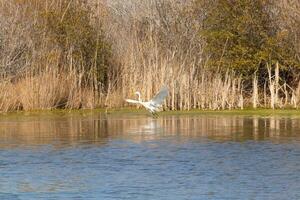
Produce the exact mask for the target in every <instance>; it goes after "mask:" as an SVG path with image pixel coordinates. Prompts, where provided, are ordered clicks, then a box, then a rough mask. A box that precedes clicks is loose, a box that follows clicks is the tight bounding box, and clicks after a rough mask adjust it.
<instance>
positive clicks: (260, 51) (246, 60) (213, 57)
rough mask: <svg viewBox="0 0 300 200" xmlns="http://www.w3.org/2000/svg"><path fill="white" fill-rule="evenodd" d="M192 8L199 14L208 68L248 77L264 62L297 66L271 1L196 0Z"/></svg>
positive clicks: (297, 62)
mask: <svg viewBox="0 0 300 200" xmlns="http://www.w3.org/2000/svg"><path fill="white" fill-rule="evenodd" d="M195 10H196V11H197V12H198V13H199V15H201V16H202V23H203V30H202V31H201V32H200V36H201V37H203V38H204V39H205V41H206V48H205V54H206V56H207V57H208V58H209V59H208V65H209V66H210V67H211V68H214V69H216V68H219V69H220V70H221V71H226V70H228V69H233V70H235V71H236V72H238V73H240V74H242V75H244V76H246V77H247V76H249V75H251V74H252V73H253V72H254V71H256V70H258V69H259V68H265V65H266V63H269V64H271V65H273V64H275V63H276V62H279V64H280V65H281V66H283V67H286V68H287V67H299V66H300V64H299V60H297V59H295V57H294V55H295V52H294V49H292V48H291V46H292V45H291V44H290V42H289V38H288V34H287V33H286V32H285V31H284V30H281V29H280V26H279V25H278V23H277V14H278V10H276V7H275V6H273V3H272V1H271V0H238V1H237V0H212V1H208V0H198V1H197V4H196V9H195Z"/></svg>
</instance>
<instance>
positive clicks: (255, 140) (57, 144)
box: [0, 112, 300, 200]
mask: <svg viewBox="0 0 300 200" xmlns="http://www.w3.org/2000/svg"><path fill="white" fill-rule="evenodd" d="M0 199H16V200H17V199H170V200H171V199H172V200H173V199H188V200H192V199H272V200H273V199H300V118H298V117H291V116H289V117H284V116H281V117H280V116H269V117H259V116H242V115H235V116H233V115H221V114H218V115H211V114H210V115H204V114H199V115H162V116H159V117H158V118H152V117H151V116H149V115H146V114H130V113H124V114H110V115H105V114H103V113H96V112H95V113H89V114H78V113H77V114H51V115H49V116H48V115H28V116H24V115H22V116H18V117H9V116H7V117H1V118H0Z"/></svg>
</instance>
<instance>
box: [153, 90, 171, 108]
mask: <svg viewBox="0 0 300 200" xmlns="http://www.w3.org/2000/svg"><path fill="white" fill-rule="evenodd" d="M167 96H168V88H167V87H166V86H164V87H163V88H162V89H161V90H160V91H159V92H158V93H157V94H156V95H155V96H154V97H153V99H151V100H150V102H151V103H152V104H154V105H155V106H161V105H162V104H163V102H164V100H165V98H166V97H167Z"/></svg>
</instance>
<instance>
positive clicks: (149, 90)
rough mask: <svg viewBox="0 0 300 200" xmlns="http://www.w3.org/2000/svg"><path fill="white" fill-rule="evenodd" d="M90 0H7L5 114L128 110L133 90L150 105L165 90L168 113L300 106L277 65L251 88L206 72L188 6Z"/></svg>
mask: <svg viewBox="0 0 300 200" xmlns="http://www.w3.org/2000/svg"><path fill="white" fill-rule="evenodd" d="M83 2H85V1H80V0H75V1H64V0H60V1H57V0H53V1H52V3H49V4H47V1H46V2H40V1H35V0H29V1H16V0H14V1H7V0H0V28H2V29H1V30H0V112H9V111H15V110H37V109H38V110H42V109H57V108H65V109H80V108H89V109H93V108H104V107H105V108H108V109H109V108H120V107H124V106H126V107H127V106H132V105H129V104H126V103H125V101H124V99H125V98H135V96H134V93H135V91H140V92H141V93H142V99H143V100H149V99H151V98H152V97H153V96H154V95H155V94H156V92H157V91H158V90H159V89H160V88H161V87H162V86H163V85H165V86H167V87H168V88H169V96H168V98H167V99H166V102H165V104H164V109H165V110H191V109H204V110H205V109H210V110H221V109H243V108H244V107H253V108H259V107H265V108H272V109H276V108H289V107H293V108H298V107H299V105H300V82H299V83H298V84H294V85H289V83H287V82H286V81H285V80H284V79H283V78H281V77H280V70H281V67H284V66H280V65H279V64H278V63H277V64H275V65H274V64H273V65H268V66H267V69H266V70H265V71H266V72H267V79H266V80H265V81H264V83H263V84H262V83H260V82H259V80H261V79H259V76H260V74H259V73H257V74H255V75H254V76H253V79H252V81H251V80H250V84H251V83H252V85H251V87H249V80H248V82H246V83H245V80H244V78H243V77H242V76H241V75H239V74H238V73H234V72H232V71H230V70H225V71H224V70H219V69H221V68H222V66H216V67H215V69H213V70H212V69H211V68H208V67H207V65H206V63H207V62H208V60H207V59H206V58H205V57H204V56H203V54H202V53H203V48H204V46H205V42H203V41H202V40H201V38H199V37H197V34H198V31H199V29H200V27H201V26H200V25H197V24H196V23H194V21H193V20H194V18H192V17H191V16H189V15H185V13H186V12H187V11H188V9H189V7H188V6H186V7H183V6H182V5H183V2H181V1H178V2H175V1H172V0H168V1H138V2H139V3H138V4H137V3H136V2H134V1H128V2H127V1H126V2H127V3H126V4H125V3H124V1H93V0H90V1H87V2H88V3H83ZM191 2H192V1H188V2H186V3H185V5H186V4H188V3H191ZM126 6H127V7H126ZM132 7H134V9H132ZM89 8H92V9H91V12H87V11H90V10H89ZM14 10H18V11H19V12H10V11H14ZM77 10H79V11H78V12H77ZM83 19H84V20H83ZM174 22H176V23H174ZM186 22H189V23H186ZM107 41H109V42H107ZM87 44H88V45H87Z"/></svg>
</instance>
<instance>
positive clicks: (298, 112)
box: [0, 107, 300, 117]
mask: <svg viewBox="0 0 300 200" xmlns="http://www.w3.org/2000/svg"><path fill="white" fill-rule="evenodd" d="M95 113H102V114H107V115H115V114H143V115H144V114H145V115H147V114H149V116H150V115H151V114H150V113H149V112H147V111H146V110H145V109H135V108H131V107H124V108H113V109H108V110H106V109H104V108H96V109H53V110H32V111H12V112H3V113H0V117H10V116H36V115H40V116H45V115H56V116H57V115H69V114H70V115H72V114H79V115H89V114H95ZM158 115H159V116H167V115H241V116H247V115H248V116H278V115H279V116H300V109H295V108H288V109H271V108H257V109H253V108H246V109H243V110H241V109H232V110H201V109H192V110H178V111H172V110H169V111H162V112H159V113H158Z"/></svg>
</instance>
